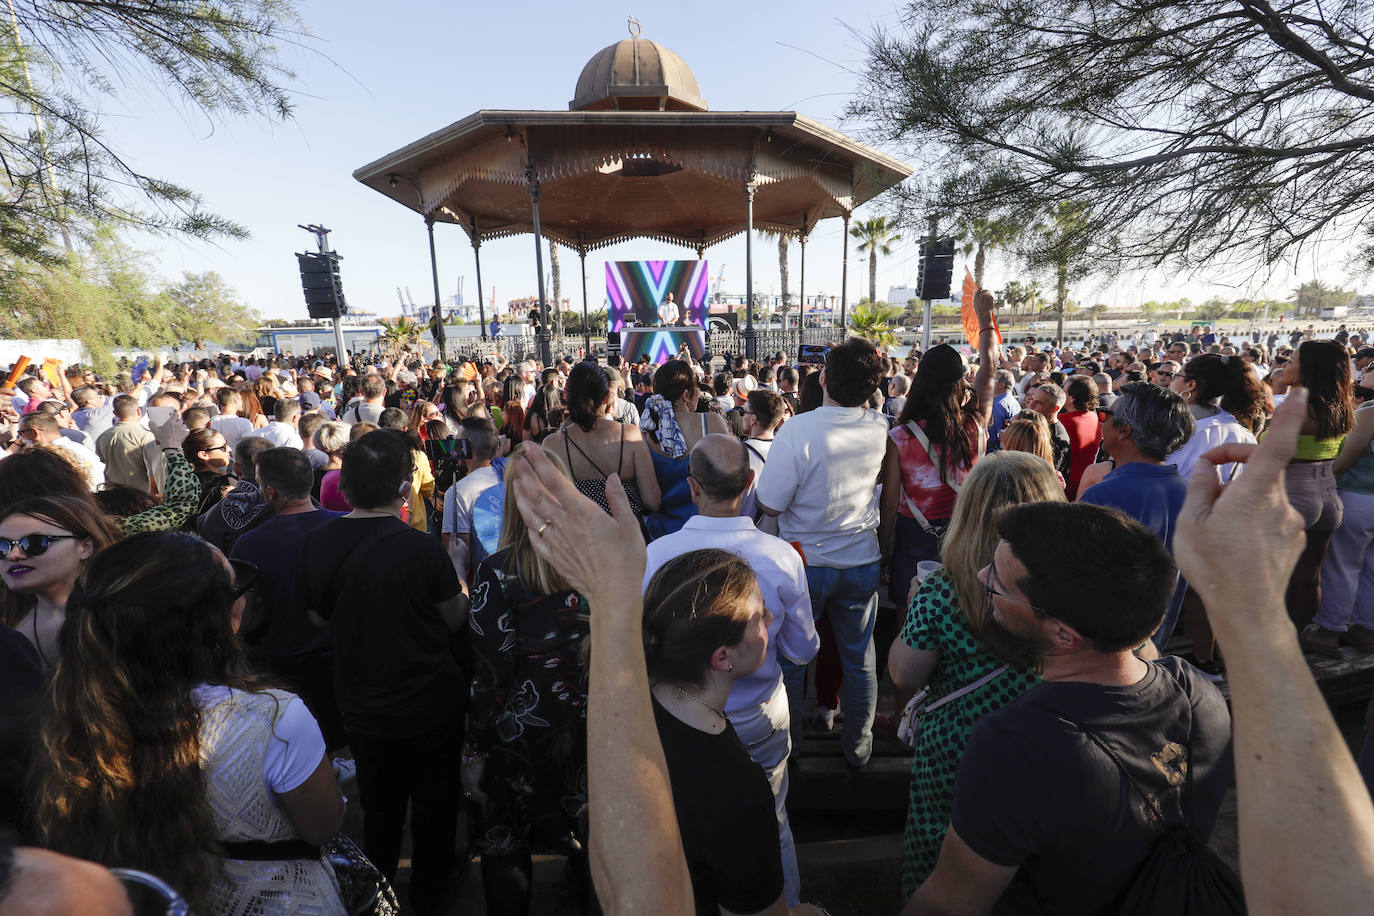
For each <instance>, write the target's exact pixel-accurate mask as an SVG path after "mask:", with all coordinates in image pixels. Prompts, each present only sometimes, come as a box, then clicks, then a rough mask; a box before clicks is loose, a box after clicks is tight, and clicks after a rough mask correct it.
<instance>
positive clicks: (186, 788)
mask: <svg viewBox="0 0 1374 916" xmlns="http://www.w3.org/2000/svg"><path fill="white" fill-rule="evenodd" d="M251 575H252V572H251V570H250V569H248V568H246V567H237V568H231V567H230V565H229V562H228V561H227V560H225V558H224V556H223V554H221V553H220V552H219V551H218V550H216V549H215V548H214V547H212V546H211V545H210V544H208V543H207V542H205V541H202V540H200V539H199V538H196V537H193V536H191V535H189V534H182V533H167V534H144V535H137V536H135V537H132V538H129V539H128V540H126V541H122V542H120V543H118V544H115V545H114V546H112V547H110V548H107V549H106V550H103V551H101V552H100V553H98V554H96V555H95V556H94V557H92V558H91V560H90V562H89V563H88V564H87V566H86V570H85V572H84V573H83V574H82V576H81V578H80V580H79V582H78V584H77V587H76V589H75V591H73V592H72V596H71V599H70V601H69V603H68V621H67V626H66V630H65V632H64V635H63V639H62V646H61V653H60V656H59V660H58V665H57V671H56V673H55V674H54V676H53V683H52V688H51V691H50V693H49V709H48V710H47V714H46V717H45V719H44V722H43V726H42V731H41V737H42V753H40V754H38V755H37V759H36V762H35V766H36V773H35V777H36V778H35V784H36V786H37V800H36V806H35V823H36V825H37V829H38V832H39V836H40V838H41V840H42V841H43V844H44V845H45V846H47V847H49V848H52V849H54V850H57V851H59V852H64V853H66V854H68V855H74V856H77V857H79V858H83V859H90V860H92V861H95V862H99V863H101V864H103V865H107V866H125V867H132V868H139V869H143V870H146V871H151V872H154V873H156V874H158V875H160V876H162V877H164V878H166V879H167V880H168V881H169V882H170V883H171V884H172V885H173V886H174V887H176V888H177V889H178V890H179V891H180V892H181V893H182V895H183V896H184V897H185V898H186V899H187V900H188V901H189V902H190V903H191V905H192V909H193V910H194V911H198V912H206V913H234V914H239V913H261V914H268V913H271V914H278V913H280V914H287V913H301V912H314V913H328V914H342V913H343V912H344V908H343V903H342V901H341V900H340V898H339V892H338V888H337V886H336V884H335V882H334V878H333V874H332V872H331V870H330V868H329V866H328V865H327V864H325V863H324V862H322V861H321V859H320V856H319V850H318V849H317V848H313V847H317V846H318V845H319V844H321V843H323V842H324V841H325V840H327V839H329V838H330V837H332V836H333V835H334V834H335V833H336V832H337V831H338V829H339V825H340V823H341V821H342V819H343V799H342V797H341V796H340V794H339V786H338V781H337V779H336V777H335V775H334V772H333V770H332V769H331V767H330V763H329V759H328V757H327V756H326V755H325V748H324V739H323V737H322V736H321V734H320V729H319V726H318V725H317V724H316V723H315V720H314V718H313V717H312V716H311V715H310V713H309V711H308V710H307V709H306V708H305V704H304V703H302V702H301V701H300V700H299V699H298V698H297V697H296V696H294V695H293V694H290V693H286V692H284V691H279V690H271V689H269V688H268V687H267V685H266V684H264V683H263V681H262V680H261V679H260V678H258V677H256V676H255V675H254V674H252V673H251V672H250V670H249V668H248V665H247V661H246V659H245V657H244V654H243V649H242V647H241V645H240V643H239V642H238V640H237V639H236V638H235V631H236V630H237V627H238V622H239V620H240V619H241V618H242V613H243V607H244V599H243V593H244V590H245V589H246V588H247V587H249V586H250V584H251V583H250V581H249V577H250V576H251Z"/></svg>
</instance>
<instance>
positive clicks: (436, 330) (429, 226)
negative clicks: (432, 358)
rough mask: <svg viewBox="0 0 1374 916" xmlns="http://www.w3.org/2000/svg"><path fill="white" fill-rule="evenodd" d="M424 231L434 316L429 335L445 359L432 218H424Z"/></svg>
mask: <svg viewBox="0 0 1374 916" xmlns="http://www.w3.org/2000/svg"><path fill="white" fill-rule="evenodd" d="M425 230H426V231H427V232H428V233H429V270H430V274H431V275H432V276H433V278H434V314H433V315H431V316H430V333H431V334H433V335H434V346H435V347H437V348H438V349H439V359H441V360H443V359H447V358H448V357H447V355H446V354H445V353H444V308H443V306H442V305H440V303H439V260H438V258H437V257H436V256H435V254H434V217H432V216H426V217H425Z"/></svg>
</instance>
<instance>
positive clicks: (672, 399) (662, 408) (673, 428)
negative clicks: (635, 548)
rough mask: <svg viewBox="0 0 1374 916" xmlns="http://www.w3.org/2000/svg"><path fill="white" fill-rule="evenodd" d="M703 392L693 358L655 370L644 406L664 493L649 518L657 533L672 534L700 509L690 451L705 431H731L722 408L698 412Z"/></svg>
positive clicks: (642, 421) (642, 423)
mask: <svg viewBox="0 0 1374 916" xmlns="http://www.w3.org/2000/svg"><path fill="white" fill-rule="evenodd" d="M699 393H700V389H698V387H697V376H696V373H695V372H693V371H692V365H691V363H689V362H687V361H686V360H681V359H670V360H668V362H666V363H664V364H663V365H662V366H660V367H659V368H658V370H657V371H656V372H654V393H653V394H651V395H650V396H649V397H648V398H647V399H645V401H644V409H643V410H642V411H640V414H639V428H640V429H641V430H643V431H644V435H645V438H646V440H647V441H648V443H649V450H650V457H651V458H652V460H653V463H654V478H655V480H656V481H657V482H658V490H659V493H660V494H661V500H660V502H659V505H658V511H656V512H653V513H652V514H650V515H649V516H648V517H647V518H646V519H645V520H644V526H645V528H647V529H648V531H649V535H650V536H651V537H662V536H663V535H665V534H672V533H673V532H674V531H677V530H678V529H679V528H681V527H682V526H683V525H685V524H687V519H689V518H691V517H692V516H693V515H696V514H697V510H696V506H695V505H694V504H693V503H692V494H691V490H690V488H689V487H688V485H687V460H688V455H689V453H690V452H691V451H692V447H693V446H695V445H696V444H697V443H698V442H700V441H701V440H702V438H703V437H705V436H707V435H710V434H711V433H728V432H729V431H730V430H729V427H728V426H726V425H725V419H724V417H722V416H720V415H719V414H714V413H710V412H701V413H699V412H698V403H697V402H698V395H699Z"/></svg>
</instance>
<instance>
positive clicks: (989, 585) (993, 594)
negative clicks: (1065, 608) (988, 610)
mask: <svg viewBox="0 0 1374 916" xmlns="http://www.w3.org/2000/svg"><path fill="white" fill-rule="evenodd" d="M998 585H1000V583H999V582H998V580H997V564H996V563H995V562H989V563H988V577H987V578H986V579H984V580H983V588H984V589H985V590H986V592H987V596H988V604H992V600H993V599H994V598H1005V599H1006V600H1007V601H1011V602H1013V603H1015V604H1024V605H1025V606H1026V607H1028V608H1030V609H1031V613H1033V614H1034V615H1035V616H1036V617H1053V616H1054V615H1053V614H1050V613H1049V612H1048V611H1042V610H1041V609H1040V608H1038V607H1036V606H1035V605H1033V604H1031V603H1030V602H1029V601H1027V600H1025V599H1024V598H1013V597H1012V596H1011V595H1008V594H1007V593H1006V592H1003V591H999V590H998Z"/></svg>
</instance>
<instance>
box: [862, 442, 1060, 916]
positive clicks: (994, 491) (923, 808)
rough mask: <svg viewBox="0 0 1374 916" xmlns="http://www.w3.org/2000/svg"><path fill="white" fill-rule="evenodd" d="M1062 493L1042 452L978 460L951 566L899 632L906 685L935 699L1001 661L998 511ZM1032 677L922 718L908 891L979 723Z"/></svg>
mask: <svg viewBox="0 0 1374 916" xmlns="http://www.w3.org/2000/svg"><path fill="white" fill-rule="evenodd" d="M1063 499H1064V489H1063V487H1061V486H1060V485H1059V481H1058V480H1056V479H1055V476H1054V469H1053V468H1052V467H1050V465H1049V464H1048V463H1047V462H1046V461H1045V460H1044V459H1043V458H1040V457H1037V456H1035V455H1031V454H1029V453H1027V452H994V453H993V454H991V455H988V456H987V457H985V458H983V459H982V460H980V461H979V462H978V463H977V464H976V465H974V467H973V470H972V471H970V472H969V475H968V477H967V478H965V480H964V483H963V486H962V487H961V488H960V491H959V499H958V501H957V502H956V503H955V506H954V514H953V516H952V517H951V518H950V524H949V529H948V531H947V532H946V533H945V538H944V541H943V543H942V545H941V548H940V558H941V560H942V562H943V563H944V568H942V569H939V570H936V571H935V572H933V573H931V574H930V575H929V576H927V577H926V578H925V579H924V580H923V581H922V582H921V585H920V588H919V589H917V591H916V594H915V596H914V597H913V598H912V601H911V605H910V607H909V608H908V609H907V617H906V625H905V627H903V629H902V638H901V639H899V640H897V641H896V642H894V643H893V644H892V651H891V654H890V655H889V656H888V670H889V672H890V673H891V675H892V680H893V682H894V683H895V684H896V685H897V688H898V690H899V691H900V692H901V693H903V694H907V695H909V694H911V693H915V692H916V691H917V690H920V689H921V688H922V687H925V686H927V685H928V686H929V687H930V701H931V702H932V703H933V702H935V701H936V700H939V699H940V698H941V697H944V696H947V695H948V694H951V693H954V692H955V691H957V690H959V689H960V688H962V687H965V686H967V685H969V684H972V683H973V682H974V681H977V680H978V679H980V678H982V677H983V676H984V675H986V674H989V673H990V672H992V671H995V670H996V669H997V668H998V667H1000V666H1001V665H1002V664H1003V661H1002V659H1000V658H998V657H997V656H996V655H995V654H993V652H992V650H991V649H990V648H989V643H988V642H985V640H988V639H995V635H994V634H992V633H990V632H989V631H988V628H987V627H986V626H985V623H986V621H987V619H988V616H987V615H988V607H987V595H986V591H985V590H984V587H983V584H982V582H981V581H980V580H979V579H978V571H979V570H980V569H982V568H983V567H984V566H986V565H987V564H988V563H990V562H991V561H992V554H993V551H994V550H995V549H996V547H997V528H996V518H997V514H998V513H999V512H1000V511H1001V510H1002V509H1005V508H1007V507H1009V506H1015V505H1020V504H1022V503H1030V502H1043V501H1046V500H1058V501H1063ZM1035 682H1036V677H1035V675H1033V674H1030V673H1022V672H1020V671H1018V670H1016V668H1014V667H1013V668H1010V669H1008V670H1007V671H1005V672H1003V673H1002V674H1000V675H998V676H997V677H995V678H993V679H992V680H991V681H989V682H988V683H987V684H984V685H983V686H982V687H979V688H978V689H977V690H974V691H971V692H969V693H967V694H965V695H964V696H962V697H960V698H958V699H957V700H953V701H951V702H949V703H946V704H945V705H944V706H941V707H940V708H938V709H935V710H932V711H931V712H930V713H928V714H926V715H925V716H922V718H921V723H920V734H919V736H918V738H917V742H916V757H915V760H914V761H913V762H912V767H911V799H910V802H909V804H908V806H907V815H906V830H905V832H904V836H903V839H902V894H903V895H904V896H910V895H911V894H912V893H914V892H915V890H916V888H917V887H919V886H920V885H921V883H922V882H923V881H925V879H926V878H927V877H929V875H930V873H931V872H932V871H933V870H934V869H935V862H936V860H937V859H938V858H939V857H940V846H941V844H943V843H944V840H945V831H946V829H947V828H948V827H949V816H950V808H951V806H952V805H953V803H954V778H955V776H956V775H957V774H958V772H959V761H960V759H961V758H962V757H963V755H964V747H965V745H966V744H967V743H968V737H969V733H970V732H972V731H973V726H974V724H975V723H976V722H977V721H978V720H979V719H980V718H981V717H982V716H984V715H986V714H987V713H989V712H992V711H993V710H995V709H1000V708H1001V707H1003V706H1005V705H1007V704H1008V703H1010V702H1011V701H1012V700H1014V699H1016V698H1017V697H1019V696H1020V695H1021V694H1022V693H1024V692H1025V691H1026V690H1027V689H1028V688H1029V687H1030V686H1031V685H1032V684H1034V683H1035Z"/></svg>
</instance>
